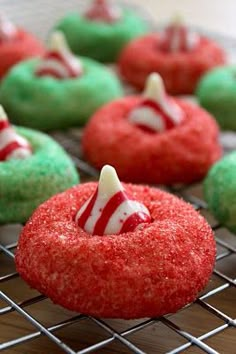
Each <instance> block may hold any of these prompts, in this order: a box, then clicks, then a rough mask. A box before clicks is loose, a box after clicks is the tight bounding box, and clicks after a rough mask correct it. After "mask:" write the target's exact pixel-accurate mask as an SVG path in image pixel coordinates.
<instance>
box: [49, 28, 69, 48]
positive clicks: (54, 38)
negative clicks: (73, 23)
mask: <svg viewBox="0 0 236 354" xmlns="http://www.w3.org/2000/svg"><path fill="white" fill-rule="evenodd" d="M48 47H49V48H50V49H51V50H61V49H67V50H68V49H69V47H68V45H67V41H66V37H65V35H64V33H63V32H62V31H54V32H52V33H51V35H50V37H49V41H48Z"/></svg>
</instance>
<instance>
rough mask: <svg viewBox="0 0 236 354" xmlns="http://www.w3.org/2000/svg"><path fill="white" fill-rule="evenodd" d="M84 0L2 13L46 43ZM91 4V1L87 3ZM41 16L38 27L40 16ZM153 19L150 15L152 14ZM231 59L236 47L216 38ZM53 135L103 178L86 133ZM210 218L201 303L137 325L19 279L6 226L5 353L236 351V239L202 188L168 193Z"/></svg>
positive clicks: (13, 7) (0, 270) (82, 168)
mask: <svg viewBox="0 0 236 354" xmlns="http://www.w3.org/2000/svg"><path fill="white" fill-rule="evenodd" d="M78 3H79V5H80V7H81V4H82V3H83V2H82V1H80V2H79V1H78V0H70V1H67V2H65V1H57V2H54V1H49V0H37V1H31V0H21V1H19V0H11V1H8V0H1V4H0V6H1V9H2V10H3V11H5V12H6V13H7V14H9V15H10V17H11V18H12V19H13V20H14V21H16V22H17V23H19V24H20V23H21V24H22V23H23V24H24V26H25V27H26V28H29V29H31V31H33V32H34V33H36V34H38V35H39V36H41V37H42V38H45V36H46V33H47V32H48V30H49V28H51V26H52V24H53V23H55V20H56V19H57V18H59V17H60V16H61V15H62V14H63V12H64V11H65V10H68V9H75V8H76V7H78ZM84 3H85V2H84ZM36 16H37V21H35V17H36ZM147 18H148V19H150V17H149V16H147ZM207 34H208V35H209V36H213V37H214V38H216V39H217V40H218V42H220V43H221V44H222V45H223V46H224V47H225V48H226V50H227V52H228V54H229V56H230V58H231V59H234V58H236V41H234V40H232V39H231V38H228V37H225V36H218V35H216V34H211V33H210V34H209V33H207ZM53 136H54V137H55V138H56V139H57V140H58V141H59V142H60V143H61V144H62V145H63V146H64V147H65V149H66V150H67V151H68V152H69V153H70V155H71V156H72V158H73V160H74V162H75V164H76V166H77V168H78V170H79V172H80V175H81V179H82V181H88V180H93V179H97V177H98V172H97V171H96V170H95V169H93V168H92V167H91V166H90V165H88V164H87V163H86V162H85V161H84V160H83V159H82V156H81V153H80V151H79V146H80V143H79V142H80V138H81V131H80V130H76V129H72V130H70V131H68V132H67V133H61V132H56V133H54V134H53ZM235 141H236V139H235V135H234V134H233V133H226V134H224V135H222V142H223V144H224V147H225V150H226V151H229V150H232V149H233V148H235V146H236V144H235ZM165 189H166V190H168V191H169V192H171V193H174V194H176V195H178V196H180V197H182V198H184V199H185V200H186V201H188V202H190V203H191V204H192V205H193V206H194V207H195V209H197V210H199V212H200V213H201V214H202V215H204V216H205V217H206V219H207V220H208V222H209V223H210V225H211V226H212V228H213V230H214V231H215V235H216V242H217V259H216V265H215V269H214V272H213V275H212V277H211V280H210V282H209V284H208V286H207V288H206V289H205V290H204V292H202V293H201V294H200V296H199V297H198V299H197V300H196V301H195V302H194V303H193V304H190V305H188V306H186V307H185V308H184V309H182V310H180V311H179V312H178V313H176V314H172V315H168V316H164V317H160V318H151V319H149V318H148V319H142V320H135V321H133V320H132V321H122V320H107V319H98V318H93V317H90V316H84V315H82V314H77V313H72V312H70V311H67V310H65V309H63V308H61V307H59V306H57V305H54V304H53V303H52V302H51V301H50V300H49V299H47V298H46V297H45V296H43V295H42V294H39V293H38V292H37V291H35V290H33V289H30V288H29V287H28V286H27V285H26V284H25V283H24V281H23V280H21V278H20V277H19V275H18V274H17V273H16V270H15V265H14V253H15V250H16V246H17V239H18V235H19V232H20V230H21V228H22V225H6V226H1V227H0V351H2V352H4V353H8V354H13V353H20V354H31V353H34V354H59V353H70V354H75V353H77V354H78V353H80V354H85V353H99V354H108V353H109V354H113V353H114V354H116V353H119V354H126V353H138V354H141V353H148V354H157V353H158V354H162V353H168V354H177V353H190V354H191V353H192V354H197V353H203V352H205V353H210V354H213V353H214V354H215V353H223V354H235V353H236V336H235V333H236V332H235V326H236V320H235V318H236V289H235V285H236V237H235V235H232V234H231V233H230V232H229V231H227V230H226V229H225V228H224V227H222V226H221V225H220V224H219V223H217V221H216V220H214V218H213V217H212V215H211V214H210V213H209V211H208V210H207V205H206V203H205V202H204V200H203V198H202V187H201V185H200V184H196V185H191V186H187V187H186V186H185V187H183V186H181V187H175V188H174V187H172V188H166V187H165Z"/></svg>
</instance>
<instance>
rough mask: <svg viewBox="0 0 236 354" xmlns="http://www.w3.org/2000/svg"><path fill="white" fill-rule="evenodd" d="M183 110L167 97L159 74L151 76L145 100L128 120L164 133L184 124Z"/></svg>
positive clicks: (152, 130) (144, 95)
mask: <svg viewBox="0 0 236 354" xmlns="http://www.w3.org/2000/svg"><path fill="white" fill-rule="evenodd" d="M183 118H184V112H183V110H182V109H181V108H180V107H179V106H178V105H177V104H176V102H175V101H174V100H173V99H172V98H171V97H169V96H167V94H166V92H165V88H164V84H163V81H162V78H161V77H160V75H159V74H156V73H153V74H151V75H149V77H148V79H147V82H146V88H145V91H144V94H143V100H142V101H141V103H139V104H138V106H136V107H135V108H134V109H133V110H132V111H131V112H130V114H129V116H128V120H129V122H130V123H132V124H135V125H137V126H139V127H141V128H143V129H146V130H148V131H151V132H163V131H166V130H168V129H172V128H174V127H175V126H177V125H178V124H180V123H181V122H182V120H183Z"/></svg>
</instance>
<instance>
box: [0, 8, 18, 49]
mask: <svg viewBox="0 0 236 354" xmlns="http://www.w3.org/2000/svg"><path fill="white" fill-rule="evenodd" d="M16 34H17V28H16V26H15V25H14V24H13V23H12V22H11V21H9V20H8V18H7V17H6V16H5V15H3V14H0V42H5V41H8V40H10V39H13V38H14V37H15V36H16Z"/></svg>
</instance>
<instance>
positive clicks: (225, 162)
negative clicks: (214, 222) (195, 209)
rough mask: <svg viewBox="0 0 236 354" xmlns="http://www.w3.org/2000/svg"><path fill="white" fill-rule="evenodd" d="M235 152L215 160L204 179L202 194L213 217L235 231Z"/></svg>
mask: <svg viewBox="0 0 236 354" xmlns="http://www.w3.org/2000/svg"><path fill="white" fill-rule="evenodd" d="M235 175H236V152H233V153H231V154H229V155H227V156H226V157H224V158H223V159H222V160H220V161H219V162H217V163H216V164H215V165H214V166H213V167H212V168H211V170H210V172H209V173H208V176H207V177H206V179H205V181H204V195H205V198H206V201H207V202H208V205H209V209H210V210H211V212H212V213H213V215H215V217H216V218H217V219H218V220H219V221H220V223H222V224H223V225H225V226H226V227H228V228H229V229H230V230H231V231H233V232H236V178H235Z"/></svg>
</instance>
